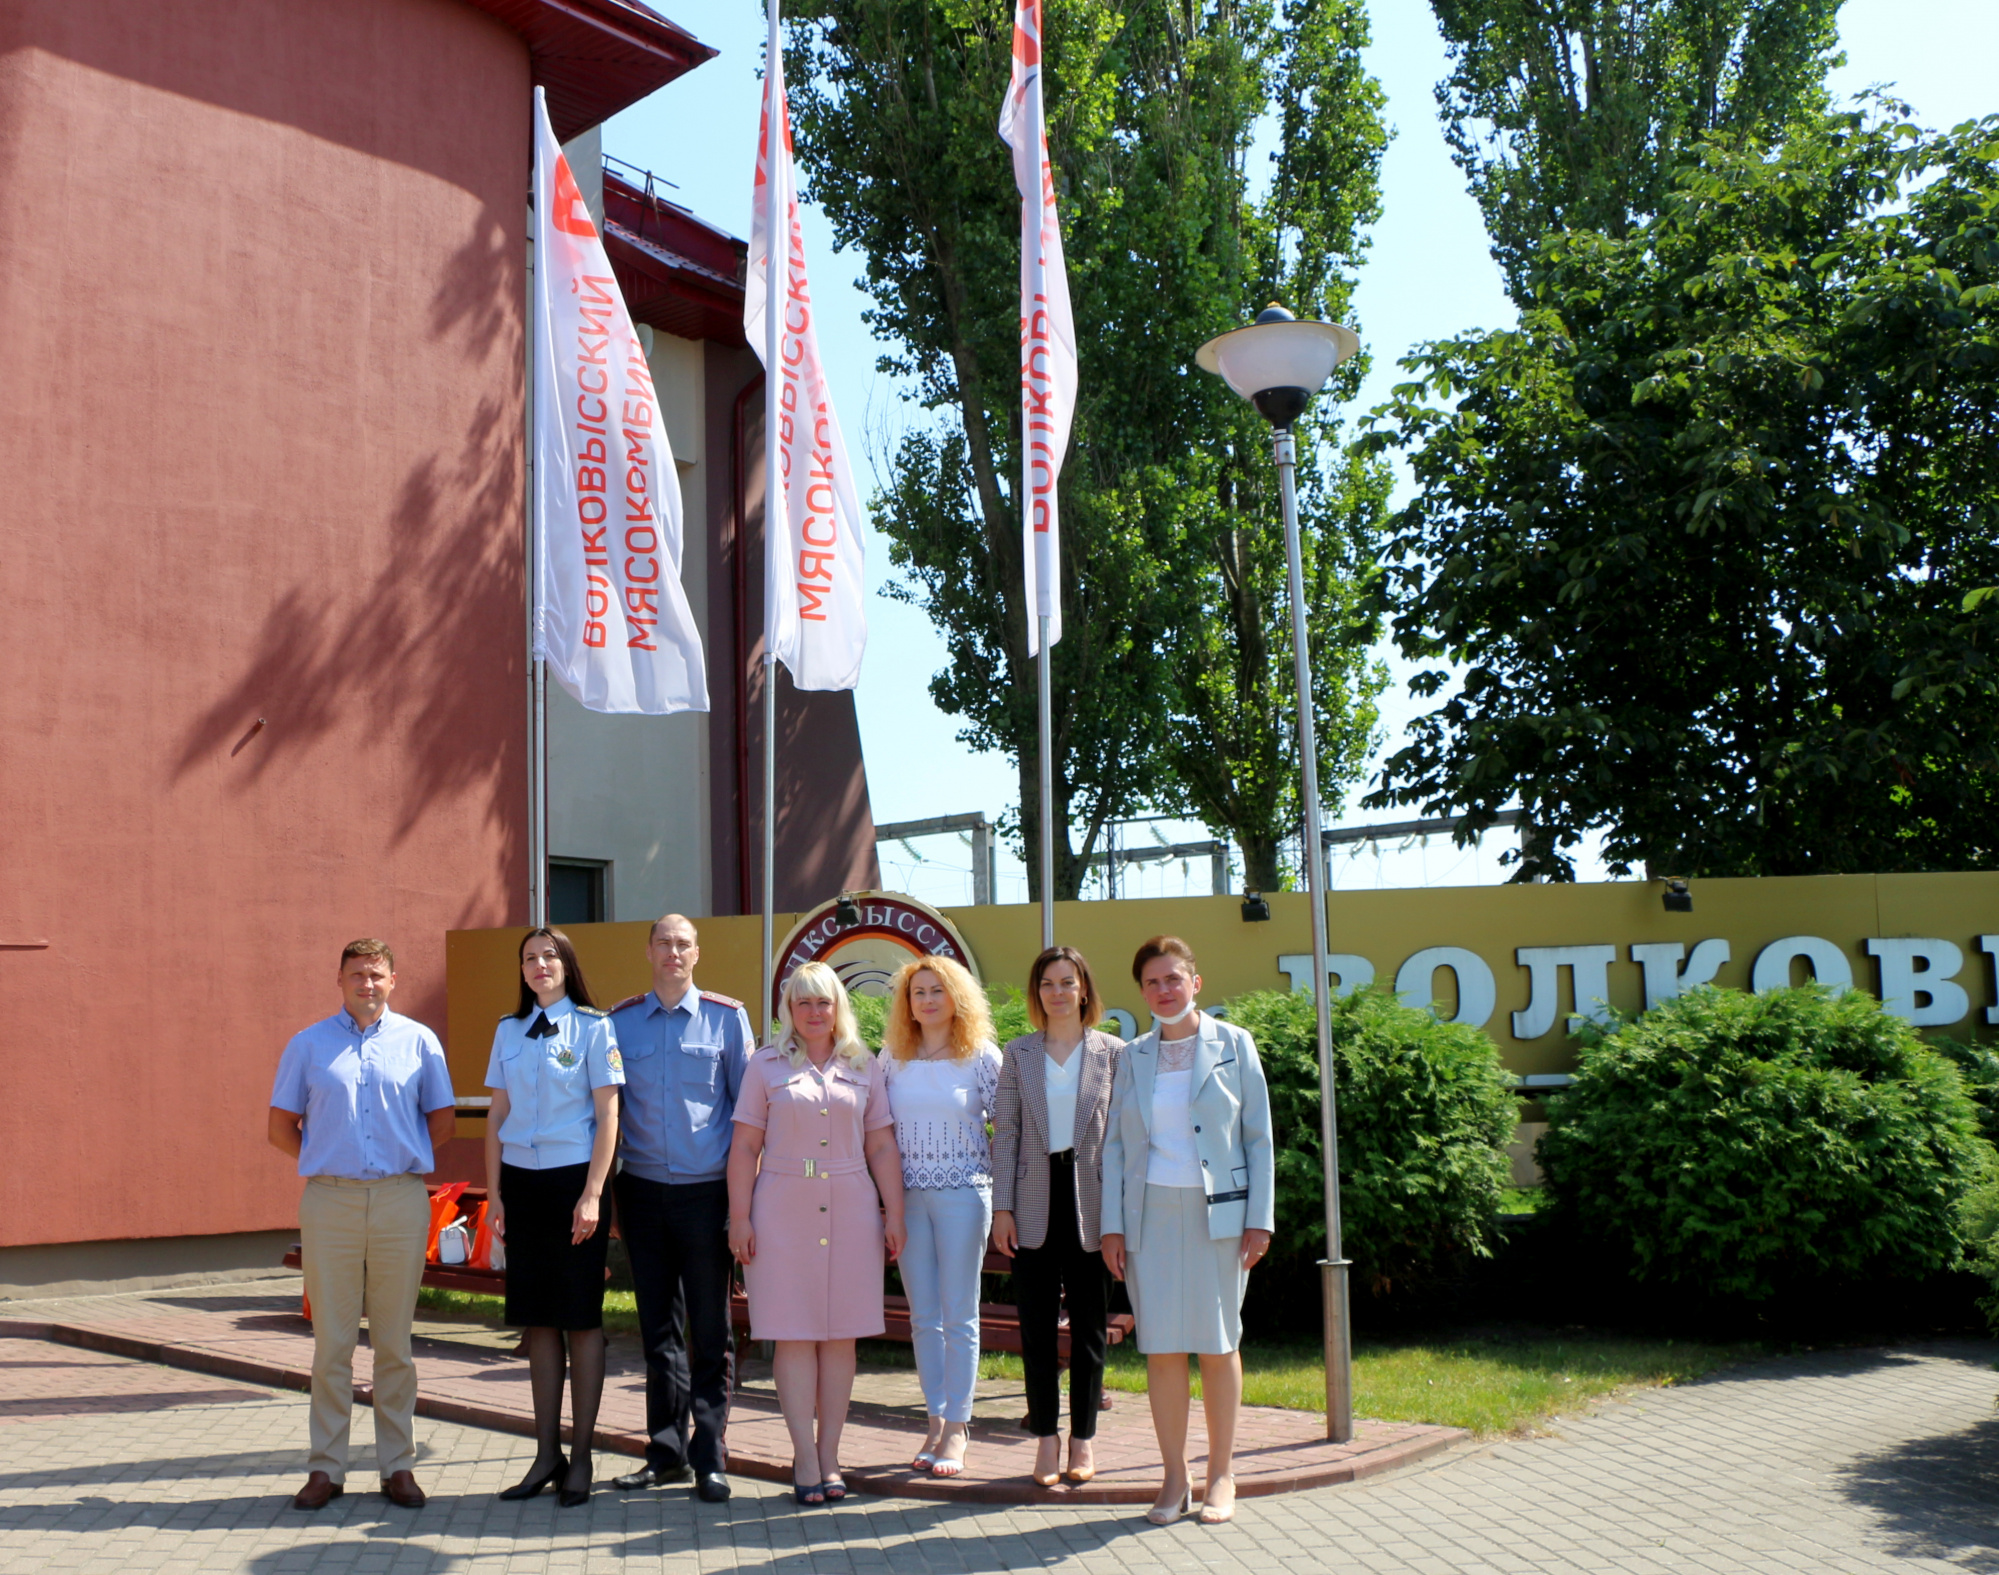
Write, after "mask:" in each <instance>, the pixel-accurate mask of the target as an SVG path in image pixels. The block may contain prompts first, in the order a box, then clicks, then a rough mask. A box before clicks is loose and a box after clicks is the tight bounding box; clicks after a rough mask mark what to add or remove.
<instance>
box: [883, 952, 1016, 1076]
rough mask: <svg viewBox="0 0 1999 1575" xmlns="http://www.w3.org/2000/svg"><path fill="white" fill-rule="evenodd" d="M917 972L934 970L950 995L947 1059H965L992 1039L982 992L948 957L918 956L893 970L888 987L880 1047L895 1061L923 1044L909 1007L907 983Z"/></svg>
mask: <svg viewBox="0 0 1999 1575" xmlns="http://www.w3.org/2000/svg"><path fill="white" fill-rule="evenodd" d="M920 973H934V974H935V975H937V977H938V979H939V980H940V981H941V982H942V983H943V986H944V993H945V994H946V995H948V996H950V997H951V1059H952V1060H954V1061H969V1060H970V1059H971V1058H972V1057H973V1056H975V1055H977V1054H978V1053H979V1050H980V1047H981V1046H984V1045H988V1044H991V1043H992V1038H993V1014H992V1008H991V1007H989V1006H987V1005H986V992H985V991H983V990H981V989H980V988H979V984H978V981H977V980H976V979H974V978H973V977H972V976H971V974H969V973H967V972H966V971H965V965H964V964H963V963H956V962H953V961H952V960H951V959H950V958H948V957H918V958H917V959H915V960H914V961H913V962H906V963H904V964H903V965H902V966H901V967H900V968H898V969H896V971H895V979H894V980H893V982H891V983H890V985H889V987H888V1021H887V1023H885V1024H884V1025H883V1027H882V1048H883V1049H884V1050H886V1051H887V1052H888V1053H889V1054H890V1055H892V1056H894V1057H895V1058H896V1060H898V1061H907V1060H910V1059H911V1058H913V1057H914V1056H915V1054H916V1052H917V1051H918V1050H920V1049H922V1048H923V1029H922V1026H921V1025H920V1024H918V1022H917V1021H916V1014H915V1013H914V1012H912V1011H911V1010H910V1009H909V987H910V985H911V984H912V983H913V982H914V981H915V978H916V976H917V975H918V974H920Z"/></svg>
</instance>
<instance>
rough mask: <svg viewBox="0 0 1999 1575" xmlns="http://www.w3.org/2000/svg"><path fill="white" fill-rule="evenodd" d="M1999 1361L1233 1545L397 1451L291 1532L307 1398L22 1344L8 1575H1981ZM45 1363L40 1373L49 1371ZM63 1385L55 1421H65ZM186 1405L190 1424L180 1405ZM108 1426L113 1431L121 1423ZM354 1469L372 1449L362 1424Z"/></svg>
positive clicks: (1713, 1398)
mask: <svg viewBox="0 0 1999 1575" xmlns="http://www.w3.org/2000/svg"><path fill="white" fill-rule="evenodd" d="M1995 1355H1999V1348H1995V1347H1994V1346H1992V1345H1990V1344H1988V1343H1970V1342H1967V1343H1964V1344H1948V1345H1936V1346H1929V1347H1923V1348H1919V1349H1912V1350H1905V1351H1857V1352H1838V1353H1829V1354H1822V1355H1816V1356H1809V1357H1800V1358H1785V1359H1780V1360H1773V1361H1769V1362H1765V1363H1761V1364H1758V1365H1756V1366H1753V1367H1748V1368H1742V1369H1737V1370H1735V1371H1733V1372H1731V1373H1727V1374H1722V1375H1719V1376H1717V1377H1715V1378H1711V1379H1708V1380H1705V1381H1703V1382H1701V1383H1697V1384H1690V1385H1687V1386H1685V1387H1683V1388H1679V1389H1671V1390H1659V1391H1650V1392H1647V1393H1645V1394H1643V1395H1641V1396H1640V1397H1639V1398H1638V1399H1637V1400H1636V1401H1634V1402H1630V1403H1625V1404H1619V1405H1612V1406H1609V1407H1607V1408H1605V1409H1603V1410H1602V1411H1600V1412H1598V1413H1597V1414H1595V1415H1592V1416H1587V1417H1580V1418H1574V1419H1570V1420H1567V1421H1564V1422H1562V1423H1561V1424H1560V1426H1559V1428H1558V1430H1557V1432H1556V1433H1555V1434H1554V1435H1553V1436H1548V1437H1541V1438H1533V1439H1512V1440H1505V1441H1502V1442H1497V1443H1491V1444H1483V1445H1477V1444H1461V1445H1459V1446H1457V1447H1456V1448H1454V1449H1452V1450H1451V1451H1449V1452H1448V1453H1446V1454H1444V1455H1441V1456H1437V1457H1433V1458H1432V1459H1430V1460H1429V1461H1426V1462H1424V1463H1422V1464H1419V1465H1417V1466H1414V1467H1412V1468H1409V1469H1407V1470H1404V1471H1401V1472H1397V1473H1394V1474H1391V1475H1384V1476H1378V1477H1374V1478H1370V1479H1368V1480H1366V1481H1364V1482H1359V1483H1355V1484H1352V1485H1350V1486H1346V1487H1335V1488H1325V1489H1318V1490H1314V1491H1309V1492H1301V1493H1293V1494H1285V1495H1282V1496H1274V1497H1267V1498H1262V1499H1256V1500H1252V1501H1249V1502H1247V1503H1245V1504H1244V1505H1243V1506H1242V1509H1241V1512H1240V1515H1239V1517H1238V1519H1237V1520H1236V1522H1235V1523H1234V1524H1233V1525H1230V1526H1226V1527H1217V1528H1202V1527H1197V1526H1195V1525H1194V1524H1192V1523H1191V1522H1181V1523H1180V1524H1178V1525H1175V1526H1170V1527H1165V1528H1155V1527H1151V1526H1147V1525H1146V1524H1145V1523H1144V1521H1143V1520H1142V1519H1141V1518H1140V1517H1139V1516H1138V1514H1137V1513H1136V1512H1135V1511H1133V1510H1130V1509H1128V1508H1117V1507H1085V1508H1072V1507H1066V1506H1053V1507H1050V1506H1020V1505H1005V1506H1000V1505H980V1504H951V1503H940V1502H930V1501H917V1500H912V1499H893V1498H874V1499H856V1500H850V1501H849V1502H848V1503H846V1504H844V1505H841V1506H839V1507H837V1508H832V1509H817V1510H800V1509H798V1508H796V1507H795V1506H794V1505H793V1504H792V1502H791V1500H790V1497H789V1495H788V1494H786V1493H785V1492H784V1491H783V1490H782V1489H780V1488H778V1487H775V1486H773V1485H770V1484H767V1483H763V1482H759V1481H741V1482H738V1484H737V1492H736V1496H735V1498H734V1499H733V1500H732V1501H731V1502H730V1503H728V1504H723V1505H706V1504H700V1503H697V1502H696V1501H695V1500H694V1499H693V1498H692V1496H691V1495H690V1494H689V1493H688V1492H687V1491H685V1490H684V1489H673V1490H668V1491H665V1492H654V1493H645V1494H631V1495H621V1494H618V1493H616V1492H615V1491H601V1492H599V1493H597V1494H596V1495H595V1496H593V1497H592V1499H591V1500H590V1503H589V1505H588V1506H587V1507H586V1508H583V1509H577V1510H560V1509H558V1508H557V1507H556V1506H555V1504H554V1502H553V1500H552V1499H549V1498H546V1497H544V1498H541V1499H538V1500H534V1501H532V1502H529V1503H526V1504H501V1503H499V1502H498V1501H497V1500H496V1499H494V1498H493V1496H492V1495H493V1493H494V1491H495V1490H496V1489H497V1488H498V1487H499V1486H501V1485H503V1484H505V1483H507V1482H510V1481H512V1480H514V1479H515V1478H516V1477H517V1476H518V1475H519V1474H520V1473H521V1472H522V1471H523V1470H524V1469H525V1467H526V1465H527V1462H528V1459H529V1456H530V1454H531V1450H530V1448H529V1446H527V1445H526V1444H525V1442H524V1441H522V1440H521V1439H518V1438H516V1437H513V1436H511V1435H508V1434H505V1433H496V1432H491V1431H486V1430H482V1429H477V1428H470V1427H464V1426H459V1425H456V1424H452V1423H446V1422H429V1423H420V1424H419V1435H418V1438H419V1446H420V1450H421V1454H422V1459H421V1461H420V1464H419V1466H418V1473H419V1476H420V1478H421V1480H422V1482H423V1484H424V1486H425V1487H426V1488H427V1489H428V1491H429V1492H430V1494H431V1503H430V1505H429V1506H428V1507H427V1508H425V1509H423V1510H420V1511H405V1510H398V1509H395V1508H393V1507H392V1506H390V1505H389V1504H387V1503H386V1502H385V1501H384V1500H383V1499H381V1498H380V1497H378V1496H375V1495H374V1494H372V1493H365V1492H362V1491H360V1489H361V1488H362V1487H364V1486H367V1485H369V1483H370V1477H369V1475H368V1473H366V1472H364V1471H360V1470H357V1471H356V1472H355V1473H354V1474H353V1475H352V1476H350V1479H349V1480H350V1483H351V1484H352V1487H351V1489H350V1492H349V1495H348V1497H346V1498H344V1499H341V1500H338V1501H336V1502H335V1503H334V1504H333V1505H331V1506H330V1507H329V1508H328V1509H326V1510H325V1511H322V1512H321V1513H320V1514H318V1515H304V1514H300V1513H299V1512H297V1511H294V1510H292V1509H290V1508H289V1507H288V1505H287V1503H286V1495H288V1494H289V1493H290V1491H291V1490H292V1489H293V1488H294V1487H295V1486H296V1485H297V1483H298V1481H299V1480H300V1473H301V1471H302V1469H303V1461H304V1454H305V1400H304V1398H303V1397H302V1396H300V1395H297V1394H293V1393H287V1392H282V1391H273V1390H269V1389H257V1388H253V1387H251V1386H248V1385H244V1384H239V1383H232V1382H230V1381H228V1380H222V1379H208V1378H201V1379H198V1380H194V1381H190V1380H189V1378H188V1376H187V1375H186V1374H184V1373H181V1372H176V1371H171V1370H166V1369H162V1368H159V1367H156V1366H153V1365H150V1364H146V1363H140V1362H128V1361H122V1360H120V1359H118V1358H114V1357H96V1356H94V1355H91V1354H88V1353H86V1355H84V1356H81V1357H79V1356H77V1355H75V1354H74V1353H73V1352H72V1351H71V1350H69V1349H67V1348H61V1347H52V1346H48V1345H45V1344H42V1343H41V1342H33V1341H6V1342H0V1401H8V1402H16V1401H18V1402H26V1403H29V1404H31V1405H35V1406H40V1407H42V1408H43V1411H42V1413H41V1414H33V1415H28V1414H23V1415H17V1416H14V1417H12V1418H11V1419H10V1421H9V1423H8V1424H7V1425H6V1426H5V1427H0V1569H4V1570H5V1571H7V1575H43V1572H48V1575H57V1572H61V1575H113V1572H118V1575H124V1572H127V1571H131V1572H136V1575H151V1572H156V1571H157V1572H168V1575H180V1572H190V1575H192V1572H195V1571H211V1570H247V1571H255V1572H259V1575H291V1572H294V1571H297V1572H306V1571H312V1572H315V1575H316V1572H320V1571H334V1572H339V1575H348V1572H353V1575H363V1572H365V1575H443V1572H450V1575H460V1572H476V1575H570V1572H575V1575H598V1572H602V1575H653V1572H659V1575H709V1572H713V1571H723V1570H741V1571H751V1572H756V1575H829V1572H838V1575H885V1572H887V1571H890V1570H894V1571H896V1572H898V1575H904V1572H906V1575H917V1572H924V1575H928V1572H932V1571H935V1572H950V1575H963V1572H970V1571H988V1570H993V1571H997V1570H1020V1569H1040V1568H1051V1569H1053V1568H1060V1569H1065V1570H1066V1569H1075V1570H1080V1571H1090V1572H1095V1571H1105V1572H1117V1571H1135V1572H1144V1575H1152V1572H1161V1575H1165V1572H1179V1571H1190V1572H1191V1571H1196V1570H1199V1571H1210V1570H1212V1571H1221V1572H1233V1571H1237V1570H1247V1571H1251V1572H1254V1575H1292V1572H1296V1575H1317V1572H1320V1571H1325V1570H1339V1571H1342V1572H1346V1571H1356V1572H1364V1575H1374V1572H1382V1575H1405V1572H1407V1575H1429V1572H1468V1575H1469V1572H1481V1575H1483V1572H1495V1575H1496V1572H1508V1575H1511V1572H1516V1571H1520V1572H1525V1571H1532V1572H1543V1571H1545V1572H1554V1575H1570V1572H1590V1575H1596V1572H1603V1571H1619V1572H1622V1571H1631V1572H1665V1571H1675V1572H1677V1571H1688V1570H1691V1571H1728V1572H1736V1571H1743V1572H1750V1575H1761V1572H1765V1571H1769V1572H1778V1571H1782V1572H1794V1571H1796V1572H1804V1571H1809V1572H1813V1575H1818V1572H1834V1575H1836V1572H1848V1571H1851V1572H1858V1571H1877V1570H1893V1571H1910V1572H1918V1571H1920V1572H1937V1575H1943V1572H1947V1571H1948V1572H1967V1571H1970V1572H1986V1571H1999V1418H1996V1417H1995V1413H1994V1405H1993V1400H1994V1394H1995V1391H1999V1374H1995V1373H1994V1371H1993V1369H1992V1362H1993V1358H1994V1356H1995ZM52 1364H61V1365H52ZM65 1386H73V1387H74V1388H75V1390H76V1397H75V1400H74V1402H73V1403H72V1404H71V1405H70V1406H69V1407H68V1409H67V1410H61V1409H60V1408H59V1407H58V1406H57V1405H55V1404H54V1403H52V1402H54V1401H58V1400H60V1398H61V1397H60V1394H59V1393H58V1392H56V1391H60V1390H61V1389H62V1388H63V1387H65ZM188 1396H199V1398H194V1399H190V1398H186V1397H188ZM121 1400H122V1401H125V1402H129V1403H130V1404H129V1408H127V1406H124V1405H119V1404H112V1403H111V1402H116V1401H121ZM355 1433H356V1440H355V1441H356V1445H357V1451H358V1453H357V1461H356V1463H357V1466H358V1465H359V1464H360V1463H361V1462H362V1461H363V1460H365V1458H366V1451H367V1449H368V1448H369V1440H370V1439H371V1437H372V1423H371V1420H370V1419H369V1418H368V1416H367V1413H365V1412H363V1413H361V1414H360V1415H358V1416H357V1419H356V1426H355Z"/></svg>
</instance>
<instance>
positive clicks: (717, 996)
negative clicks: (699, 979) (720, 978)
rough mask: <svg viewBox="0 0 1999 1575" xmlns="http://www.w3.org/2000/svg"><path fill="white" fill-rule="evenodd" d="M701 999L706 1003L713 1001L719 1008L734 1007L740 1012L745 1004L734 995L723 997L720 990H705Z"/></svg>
mask: <svg viewBox="0 0 1999 1575" xmlns="http://www.w3.org/2000/svg"><path fill="white" fill-rule="evenodd" d="M701 999H702V1000H704V1001H713V1002H714V1003H715V1004H716V1005H717V1006H733V1007H735V1008H737V1009H738V1010H741V1008H742V1004H743V1003H742V1002H741V1001H739V1000H737V999H736V998H735V997H734V996H733V995H723V994H722V993H721V992H720V991H719V990H703V991H702V992H701Z"/></svg>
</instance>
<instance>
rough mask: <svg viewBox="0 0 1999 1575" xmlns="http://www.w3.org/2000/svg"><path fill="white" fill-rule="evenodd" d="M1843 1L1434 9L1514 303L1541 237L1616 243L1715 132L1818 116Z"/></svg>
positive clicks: (1440, 96)
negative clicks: (1599, 237)
mask: <svg viewBox="0 0 1999 1575" xmlns="http://www.w3.org/2000/svg"><path fill="white" fill-rule="evenodd" d="M1840 4H1841V0H1555V3H1553V4H1550V3H1548V0H1431V8H1432V9H1433V10H1434V11H1435V12H1436V16H1437V24H1438V27H1439V28H1440V29H1441V31H1442V32H1443V35H1444V39H1445V42H1446V45H1447V46H1448V48H1449V50H1450V55H1451V66H1452V70H1451V75H1450V77H1449V78H1448V79H1447V80H1445V81H1444V82H1443V83H1441V84H1440V85H1439V86H1438V89H1437V102H1438V105H1439V107H1440V108H1441V109H1442V111H1443V114H1444V120H1445V135H1446V137H1447V139H1448V140H1449V142H1450V145H1451V153H1452V156H1453V157H1454V158H1455V159H1456V160H1457V163H1458V165H1459V167H1460V168H1462V169H1463V170H1464V172H1465V174H1466V175H1467V176H1468V177H1469V178H1470V181H1471V189H1472V195H1473V196H1474V197H1476V198H1477V199H1478V204H1479V207H1480V209H1481V210H1482V211H1483V212H1484V214H1485V223H1486V230H1487V233H1488V234H1489V235H1490V237H1491V240H1492V252H1493V256H1494V258H1495V259H1496V260H1497V261H1498V263H1499V265H1500V268H1501V271H1502V272H1504V274H1505V275H1506V281H1507V287H1508V289H1509V290H1510V291H1511V293H1512V295H1513V297H1514V299H1515V300H1517V301H1521V302H1523V303H1524V302H1525V301H1526V300H1527V298H1528V293H1529V292H1528V289H1527V280H1528V276H1529V274H1530V273H1531V272H1532V266H1533V262H1534V258H1535V256H1536V254H1537V253H1538V252H1539V250H1540V245H1541V239H1542V237H1543V236H1545V235H1548V234H1550V233H1553V232H1559V231H1562V230H1594V231H1597V232H1600V233H1602V234H1605V235H1610V236H1618V237H1621V236H1623V235H1625V234H1627V233H1628V232H1629V230H1630V228H1631V226H1632V224H1633V223H1634V222H1636V221H1640V220H1643V219H1645V218H1648V217H1650V216H1651V215H1652V214H1654V213H1657V212H1658V211H1659V207H1660V204H1661V202H1662V201H1663V199H1664V197H1665V195H1666V193H1667V191H1668V190H1669V189H1670V187H1671V181H1672V177H1673V172H1674V170H1675V169H1676V168H1677V166H1678V165H1679V164H1681V163H1682V162H1684V161H1685V160H1687V159H1688V158H1690V157H1691V156H1692V155H1693V153H1694V150H1695V149H1696V148H1697V147H1698V145H1699V143H1700V142H1701V140H1702V139H1703V138H1704V137H1706V136H1707V135H1709V134H1710V133H1720V134H1723V135H1725V136H1729V137H1741V136H1744V135H1749V136H1767V135H1769V134H1772V133H1775V132H1779V131H1781V130H1782V129H1783V128H1784V127H1785V126H1786V125H1788V124H1789V123H1790V122H1791V121H1792V120H1793V119H1794V118H1797V117H1798V116H1800V115H1806V114H1813V113H1816V112H1818V111H1820V110H1822V109H1823V108H1825V102H1826V101H1825V90H1824V85H1823V84H1824V78H1825V72H1826V69H1827V68H1828V67H1829V66H1830V65H1833V64H1835V63H1836V61H1837V58H1838V57H1836V56H1835V54H1834V48H1835V45H1836V43H1837V40H1838V14H1839V8H1840Z"/></svg>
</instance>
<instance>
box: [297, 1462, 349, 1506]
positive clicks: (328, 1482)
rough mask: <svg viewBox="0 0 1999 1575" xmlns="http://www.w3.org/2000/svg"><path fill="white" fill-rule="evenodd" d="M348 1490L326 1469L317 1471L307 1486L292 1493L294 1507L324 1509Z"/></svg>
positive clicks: (308, 1480) (306, 1480) (306, 1482)
mask: <svg viewBox="0 0 1999 1575" xmlns="http://www.w3.org/2000/svg"><path fill="white" fill-rule="evenodd" d="M346 1491H347V1490H346V1489H345V1488H344V1487H342V1486H341V1485H340V1484H339V1483H338V1482H336V1481H334V1480H333V1478H331V1477H330V1476H328V1475H327V1474H326V1473H325V1472H324V1471H315V1472H313V1474H312V1475H311V1476H309V1477H307V1478H306V1479H305V1486H304V1487H302V1488H300V1489H299V1490H298V1491H297V1492H296V1493H294V1494H293V1495H292V1508H293V1509H324V1508H326V1506H327V1505H328V1504H329V1503H331V1502H332V1501H333V1500H334V1499H336V1498H338V1497H340V1495H341V1494H342V1493H345V1492H346Z"/></svg>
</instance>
